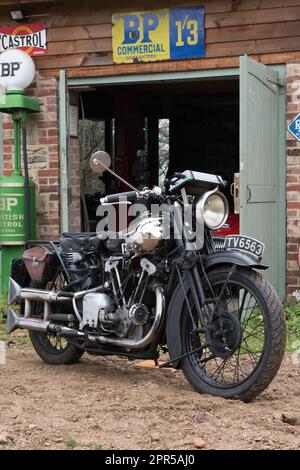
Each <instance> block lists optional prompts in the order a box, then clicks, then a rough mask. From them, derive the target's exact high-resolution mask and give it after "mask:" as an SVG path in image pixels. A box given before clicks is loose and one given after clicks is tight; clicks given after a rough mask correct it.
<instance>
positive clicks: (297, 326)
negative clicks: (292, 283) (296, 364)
mask: <svg viewBox="0 0 300 470" xmlns="http://www.w3.org/2000/svg"><path fill="white" fill-rule="evenodd" d="M284 313H285V317H286V325H287V350H288V351H293V350H294V349H295V347H297V346H295V347H294V346H293V344H296V342H297V340H300V302H297V303H295V305H288V304H285V306H284Z"/></svg>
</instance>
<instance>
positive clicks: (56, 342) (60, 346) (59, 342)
mask: <svg viewBox="0 0 300 470" xmlns="http://www.w3.org/2000/svg"><path fill="white" fill-rule="evenodd" d="M63 285H64V280H63V277H62V274H61V273H58V274H57V276H56V277H55V279H54V280H53V281H51V282H48V283H47V284H46V285H44V286H39V288H41V289H46V290H59V289H62V288H63ZM43 308H44V304H43V303H41V302H36V303H35V312H34V316H36V317H38V318H40V317H42V316H43ZM70 326H73V325H70ZM39 336H40V341H41V342H42V343H43V346H44V348H45V349H46V350H47V351H48V352H49V353H51V354H61V353H63V352H64V351H65V350H66V349H67V348H68V346H69V345H70V343H69V342H68V340H67V339H66V338H61V337H57V336H54V335H52V334H50V333H42V332H39Z"/></svg>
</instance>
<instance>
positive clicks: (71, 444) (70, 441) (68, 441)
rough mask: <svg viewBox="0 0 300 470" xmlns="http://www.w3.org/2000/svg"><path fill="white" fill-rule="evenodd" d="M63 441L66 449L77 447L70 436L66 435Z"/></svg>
mask: <svg viewBox="0 0 300 470" xmlns="http://www.w3.org/2000/svg"><path fill="white" fill-rule="evenodd" d="M65 442H66V446H67V448H68V449H75V447H77V442H76V440H75V439H74V437H72V436H69V437H67V439H66V441H65Z"/></svg>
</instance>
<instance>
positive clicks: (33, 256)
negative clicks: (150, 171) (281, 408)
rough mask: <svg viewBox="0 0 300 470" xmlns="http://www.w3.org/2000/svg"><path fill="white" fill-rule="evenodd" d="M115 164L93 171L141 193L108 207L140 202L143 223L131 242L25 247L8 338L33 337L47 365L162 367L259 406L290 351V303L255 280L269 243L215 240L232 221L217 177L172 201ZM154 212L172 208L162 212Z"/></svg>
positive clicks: (69, 240) (100, 155) (175, 189)
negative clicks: (111, 361) (92, 361)
mask: <svg viewBox="0 0 300 470" xmlns="http://www.w3.org/2000/svg"><path fill="white" fill-rule="evenodd" d="M110 165H111V159H110V156H109V155H108V154H107V153H106V152H96V153H95V154H94V155H93V156H92V157H91V167H92V169H93V170H94V171H96V172H98V173H99V174H103V172H104V171H109V172H110V173H112V174H113V175H114V176H115V177H118V178H119V179H120V180H121V181H123V183H126V184H127V185H128V186H129V187H130V188H131V189H132V190H131V191H129V192H125V193H120V194H113V195H109V196H106V197H104V198H103V199H101V203H102V207H104V208H107V209H108V208H109V207H116V205H118V204H119V205H118V206H117V207H118V208H119V209H120V208H121V206H122V205H124V204H125V205H126V206H127V207H128V206H130V204H132V205H133V204H134V203H139V204H138V207H139V211H138V214H137V215H136V217H135V218H134V219H133V221H132V222H130V224H129V226H128V229H127V231H125V232H113V233H111V232H109V231H108V232H106V231H105V230H104V231H103V230H102V231H101V233H98V232H97V233H63V234H62V236H61V238H60V239H59V241H30V242H29V243H27V246H26V250H25V252H24V256H23V258H22V259H18V260H14V261H13V263H12V272H11V278H10V282H9V294H8V303H9V305H10V306H9V309H8V317H7V329H8V332H9V333H10V332H12V331H14V330H15V329H17V328H25V329H28V330H29V336H30V339H31V342H32V345H33V347H34V349H35V351H36V352H37V354H38V355H39V356H40V357H41V358H42V359H43V361H45V362H46V363H48V364H72V363H75V362H76V361H78V360H79V358H80V357H81V356H82V354H83V353H84V352H87V353H89V354H94V355H103V356H105V355H118V356H125V357H127V358H129V359H131V360H132V359H153V360H154V361H156V363H157V364H158V365H159V367H170V366H171V367H173V368H181V369H182V371H183V373H184V375H185V377H186V378H187V380H188V381H189V382H190V383H191V385H192V386H193V387H194V388H195V389H196V390H197V391H199V392H201V393H207V394H211V395H217V396H221V397H224V398H231V399H241V400H244V401H250V400H251V399H253V398H254V397H255V396H256V395H258V394H259V393H261V392H262V391H263V390H264V389H265V388H266V387H267V386H268V385H269V384H270V382H271V381H272V379H273V378H274V376H275V374H276V372H277V370H278V368H279V366H280V363H281V361H282V358H283V354H284V349H285V323H284V316H283V310H282V304H281V302H280V299H279V297H278V295H277V293H276V291H275V290H274V288H273V287H272V286H271V284H270V283H269V281H268V280H267V279H266V278H265V277H263V276H262V275H261V274H260V273H259V272H257V270H261V269H266V266H265V265H263V264H262V257H263V251H264V245H263V243H261V242H259V241H258V240H255V239H253V238H250V237H247V236H243V235H230V236H227V237H226V238H225V241H224V240H222V241H221V243H220V240H217V241H216V240H215V239H214V237H213V236H212V233H213V231H215V230H217V229H218V228H220V227H221V226H223V225H224V223H225V222H226V219H227V216H228V203H227V200H226V198H225V197H224V195H223V194H222V192H221V191H220V188H222V187H224V185H225V182H224V181H223V180H222V178H221V177H220V176H216V175H210V174H205V173H200V172H196V171H190V170H187V171H184V172H183V173H175V174H174V175H173V176H172V177H171V178H170V179H168V180H166V181H165V190H164V191H161V190H160V188H158V187H154V188H152V189H148V188H144V189H143V190H141V191H140V190H138V189H136V188H134V187H133V186H131V185H130V184H129V183H127V182H125V181H124V180H123V179H122V178H120V177H119V176H118V175H116V174H115V172H114V171H112V170H111V168H110ZM112 205H113V206H112ZM154 206H155V207H159V208H161V207H163V209H162V210H158V211H156V213H155V214H154V213H153V209H152V208H153V207H154ZM141 207H142V209H141ZM143 208H144V209H143ZM185 209H189V210H187V211H186V212H187V213H188V214H189V216H188V217H184V216H185ZM104 219H105V217H104ZM183 219H186V220H183ZM166 227H168V229H169V233H168V235H167V236H166V233H165V228H166ZM195 227H196V228H195ZM111 235H114V236H111ZM16 309H18V313H17V312H16ZM167 352H168V354H169V355H168V356H167V357H166V356H165V354H166V353H167ZM159 357H162V358H163V360H160V361H158V359H159Z"/></svg>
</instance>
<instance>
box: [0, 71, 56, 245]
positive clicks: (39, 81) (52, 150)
mask: <svg viewBox="0 0 300 470" xmlns="http://www.w3.org/2000/svg"><path fill="white" fill-rule="evenodd" d="M27 94H28V95H30V96H32V97H35V98H37V99H38V100H39V102H40V104H41V112H40V113H37V114H31V115H30V116H29V118H28V122H27V129H28V136H27V141H28V147H27V148H28V162H29V175H30V177H31V178H32V179H33V180H34V182H35V183H36V204H37V238H40V239H56V238H57V237H58V235H59V195H58V191H59V160H58V158H59V156H58V115H57V112H58V109H57V84H56V79H54V78H42V77H40V76H39V74H38V73H37V75H36V80H35V82H34V84H33V85H32V86H31V87H30V88H29V89H28V90H27ZM3 120H4V122H3V128H4V132H3V154H4V165H3V166H4V174H5V175H9V174H10V173H11V172H12V170H13V124H12V118H11V116H9V115H3ZM21 160H23V158H22V159H21Z"/></svg>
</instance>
